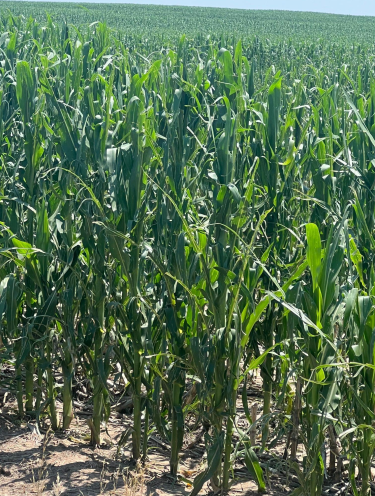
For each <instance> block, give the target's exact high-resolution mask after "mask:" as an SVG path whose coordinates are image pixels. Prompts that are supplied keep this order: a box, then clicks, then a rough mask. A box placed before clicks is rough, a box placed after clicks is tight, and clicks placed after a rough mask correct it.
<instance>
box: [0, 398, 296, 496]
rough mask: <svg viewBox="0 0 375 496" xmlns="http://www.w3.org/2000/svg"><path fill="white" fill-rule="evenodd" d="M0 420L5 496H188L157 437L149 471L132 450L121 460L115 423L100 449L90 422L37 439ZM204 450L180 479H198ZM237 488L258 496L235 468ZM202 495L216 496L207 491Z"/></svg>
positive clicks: (187, 455)
mask: <svg viewBox="0 0 375 496" xmlns="http://www.w3.org/2000/svg"><path fill="white" fill-rule="evenodd" d="M4 410H8V409H4V408H3V411H2V413H1V414H0V467H1V468H2V473H1V474H0V494H1V496H18V495H32V494H36V495H39V494H43V495H53V496H57V495H59V496H63V495H64V496H67V495H71V496H73V495H77V496H78V495H80V496H81V495H82V496H92V495H101V494H108V495H125V496H133V495H139V496H141V495H142V496H143V495H147V496H151V495H152V496H156V495H160V496H161V495H163V496H164V495H188V494H189V492H190V490H191V488H190V487H189V484H188V483H187V482H180V481H175V480H174V479H173V478H172V477H171V476H169V474H168V457H169V453H168V448H167V447H166V446H165V445H164V443H163V442H162V441H160V440H159V439H158V438H157V437H156V436H155V437H154V436H152V437H151V439H150V443H149V453H148V460H147V463H146V464H145V466H144V467H142V466H141V467H138V468H137V467H135V466H134V465H133V464H132V463H131V457H130V452H129V450H128V448H129V447H126V448H125V450H123V452H122V453H121V454H120V455H119V456H117V445H116V444H117V441H118V440H119V439H120V437H121V434H122V433H123V431H124V428H125V427H126V425H125V424H126V421H125V420H124V419H122V418H121V419H120V418H111V420H110V422H109V424H108V429H107V432H106V433H105V434H104V436H103V441H104V442H103V445H102V446H101V448H100V449H99V448H95V449H93V448H92V447H91V446H90V444H89V442H90V441H89V438H90V432H89V427H88V426H87V424H86V422H85V419H83V418H82V417H81V418H80V417H78V418H76V419H75V420H74V423H73V425H72V428H71V429H70V431H69V432H66V433H58V432H57V433H53V432H52V431H47V432H45V433H40V434H38V433H37V432H36V431H35V427H34V426H35V424H34V423H28V424H26V423H25V424H22V425H20V426H16V425H15V424H14V423H13V418H12V417H13V415H11V414H10V412H8V413H5V412H4ZM203 455H204V447H203V444H199V445H197V446H196V447H195V448H194V449H190V450H184V451H183V452H182V455H181V463H180V473H181V475H182V476H183V477H184V478H189V479H193V478H194V476H195V475H196V473H198V471H199V470H200V469H201V468H202V466H203V463H204V459H203ZM235 474H236V478H237V479H238V480H237V482H236V483H235V484H234V486H233V488H232V489H231V491H230V493H229V494H230V495H233V496H234V495H238V494H241V495H244V496H253V495H255V494H258V493H257V486H256V484H255V483H254V482H253V481H251V479H250V476H249V475H248V473H247V472H246V470H245V469H244V468H241V467H236V470H235ZM268 482H269V490H268V494H269V495H276V494H278V495H280V494H287V492H288V491H287V488H286V487H285V486H284V485H283V484H282V483H281V481H280V480H278V481H274V480H269V481H268ZM201 494H213V493H212V491H210V487H209V485H207V486H206V487H205V488H204V490H202V491H201Z"/></svg>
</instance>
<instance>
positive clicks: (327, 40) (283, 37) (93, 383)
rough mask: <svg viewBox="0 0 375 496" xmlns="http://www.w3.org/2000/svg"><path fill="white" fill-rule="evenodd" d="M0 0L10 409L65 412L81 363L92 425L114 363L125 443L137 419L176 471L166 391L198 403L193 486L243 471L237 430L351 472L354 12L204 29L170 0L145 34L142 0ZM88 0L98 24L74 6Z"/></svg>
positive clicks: (0, 307)
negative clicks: (70, 0) (126, 419)
mask: <svg viewBox="0 0 375 496" xmlns="http://www.w3.org/2000/svg"><path fill="white" fill-rule="evenodd" d="M3 4H4V6H5V7H9V8H11V10H12V11H14V14H11V13H9V12H8V13H7V12H6V9H5V7H4V8H3ZM3 4H2V6H1V8H2V12H3V14H2V17H1V32H0V147H1V148H0V195H1V202H0V322H1V328H0V345H1V357H0V366H4V367H5V366H6V367H8V368H9V367H10V368H11V370H13V372H14V373H13V379H14V380H12V381H11V383H9V384H7V383H5V382H4V384H5V385H6V386H7V387H8V388H10V390H11V391H12V392H13V393H14V395H15V397H16V400H17V405H18V414H19V416H20V417H21V418H22V417H24V416H25V415H27V416H29V417H33V418H35V419H36V421H37V422H43V423H46V424H49V425H51V426H52V428H53V429H54V430H57V429H64V430H67V429H69V427H70V425H71V422H72V420H73V417H74V408H73V400H74V394H75V393H74V387H75V385H76V383H77V380H78V378H80V377H85V378H86V379H87V381H88V384H89V388H88V389H89V392H90V402H91V404H92V412H93V414H92V418H91V419H90V421H89V424H90V429H91V442H92V444H93V445H100V443H101V430H102V423H103V422H106V421H107V420H108V418H109V415H110V412H111V406H112V404H113V401H112V386H113V384H114V383H115V384H116V383H123V384H124V387H125V386H126V388H127V390H128V391H129V392H130V394H131V397H132V401H131V408H132V418H133V428H132V429H131V431H129V432H128V433H125V434H124V438H125V437H126V436H127V434H129V435H130V436H131V437H132V452H133V458H134V459H135V460H139V459H141V458H143V459H145V458H146V457H147V442H148V436H149V434H150V432H151V431H152V430H156V431H157V433H158V434H159V436H161V438H162V439H163V440H164V441H165V443H167V444H168V445H169V446H170V472H171V474H172V475H173V476H176V477H178V476H179V475H178V474H179V453H180V451H181V448H182V446H183V442H184V439H185V438H186V417H187V415H188V414H189V415H190V414H193V415H194V416H195V419H196V425H197V426H204V428H205V446H206V452H207V464H206V468H204V469H203V470H202V471H201V472H200V473H199V474H198V475H197V476H196V477H195V479H194V481H193V488H192V492H191V495H192V496H194V495H197V494H198V493H199V491H200V490H201V488H202V487H203V485H204V484H205V483H206V482H207V481H210V482H211V485H212V487H213V488H216V489H217V490H222V491H225V490H227V489H228V488H229V487H230V484H231V481H232V478H233V471H232V467H233V464H234V461H235V460H236V458H241V459H242V460H243V461H244V463H245V465H246V467H247V468H248V470H249V472H250V476H251V477H253V478H254V479H255V481H256V483H257V484H258V487H259V490H260V491H264V490H265V481H264V476H263V471H262V468H261V466H260V464H259V461H258V457H257V453H259V452H260V451H262V450H266V449H268V448H269V447H272V446H275V444H276V443H278V442H283V443H284V445H285V458H287V459H288V460H290V468H291V470H292V471H294V472H295V473H296V474H297V476H298V480H299V482H300V484H301V485H300V487H299V488H297V489H296V490H295V491H294V493H293V494H294V495H295V496H297V495H308V496H318V495H319V494H321V491H322V485H323V481H324V478H325V477H328V476H331V477H333V478H336V479H337V478H339V479H340V478H341V477H342V473H343V470H344V469H345V471H346V474H345V477H348V480H349V482H350V485H351V490H352V492H353V494H355V495H360V496H365V495H368V494H369V492H370V487H371V463H372V461H373V457H374V450H375V435H374V425H375V424H374V421H375V391H374V374H375V353H374V350H375V311H374V308H375V306H374V305H375V268H374V263H375V261H374V252H375V225H374V223H375V219H374V210H375V195H374V191H375V190H374V187H375V78H374V69H375V65H374V61H375V47H374V44H373V33H374V29H373V28H374V26H375V21H374V20H373V19H372V18H364V19H359V18H353V19H350V18H345V22H347V24H345V25H347V26H348V27H349V26H351V30H349V31H347V32H346V31H345V29H341V27H340V28H339V27H338V24H337V20H335V19H336V18H335V17H330V16H322V17H321V19H323V20H324V22H326V23H327V26H328V25H332V26H333V25H334V26H335V32H334V33H333V34H332V33H330V34H329V35H327V34H326V32H325V30H324V29H325V28H324V29H323V28H321V29H322V30H321V32H320V33H319V34H321V36H322V38H321V39H320V40H317V39H314V32H315V31H314V29H315V28H314V27H311V25H310V20H311V19H317V20H316V22H318V19H320V17H319V16H316V17H314V15H313V14H308V15H306V16H305V15H302V14H295V15H294V14H293V15H292V14H290V13H285V14H280V13H279V14H277V15H276V14H275V13H270V14H267V15H266V14H265V13H264V12H263V13H258V14H254V13H253V14H251V15H254V16H255V17H256V19H255V20H254V22H258V24H259V26H260V28H259V30H260V32H259V36H258V33H255V32H251V28H248V27H246V26H245V25H246V21H245V20H242V19H241V16H243V14H241V13H237V12H233V13H232V14H231V16H232V17H230V16H229V21H228V22H229V25H228V26H229V27H227V26H224V25H223V22H224V21H223V19H224V17H223V14H221V13H220V12H218V11H206V10H202V12H204V14H205V15H206V16H208V17H212V16H211V14H208V13H207V12H216V14H215V16H216V17H215V16H214V17H212V19H211V21H210V22H211V24H209V27H208V29H207V30H206V33H205V34H202V32H203V27H202V26H203V24H204V21H201V20H198V21H197V25H196V27H195V31H194V25H193V20H192V19H190V18H189V19H190V20H189V19H188V22H187V24H186V26H187V27H186V33H187V34H188V35H187V36H185V35H183V36H181V33H183V32H184V31H185V29H184V22H183V21H184V18H183V16H180V12H191V13H190V14H189V15H191V16H192V12H193V11H194V9H186V11H185V10H184V9H178V8H173V9H171V16H170V17H169V18H168V20H167V23H170V24H171V26H173V27H172V28H171V30H170V32H168V31H167V32H164V33H163V29H162V28H161V27H160V28H157V29H156V30H155V33H154V35H153V36H151V37H150V38H149V39H148V38H147V36H141V31H140V25H141V24H142V23H141V22H140V21H141V20H142V19H144V16H145V15H146V14H147V13H149V15H150V19H151V20H150V26H151V25H154V24H155V22H157V19H155V16H154V14H155V13H156V14H157V13H158V12H160V13H161V14H160V15H162V13H163V12H166V10H163V9H162V8H159V7H157V8H156V7H150V8H149V10H148V7H147V9H145V8H144V7H142V10H141V7H136V6H132V7H129V12H130V13H131V14H132V16H130V17H129V18H128V11H125V10H124V11H123V12H126V13H125V14H124V18H123V19H125V18H128V20H127V23H128V24H127V26H128V27H129V26H131V29H130V28H129V30H128V32H126V27H127V26H120V25H119V24H120V23H118V22H117V20H116V19H117V14H116V10H115V7H114V6H109V7H102V6H93V5H90V6H89V7H87V8H88V9H89V10H88V11H87V10H85V8H82V9H78V7H74V8H72V10H70V9H71V7H70V6H69V8H68V7H67V6H66V5H64V4H60V5H56V4H48V6H49V8H50V10H51V12H50V14H51V16H44V14H43V15H42V13H43V12H44V11H45V9H46V8H47V7H46V6H47V4H38V5H37V6H36V5H35V4H31V3H26V4H20V5H18V4H17V5H16V4H14V3H11V2H3ZM116 8H119V9H120V7H118V6H117V7H116ZM121 8H123V7H121ZM126 8H128V7H126ZM34 9H36V10H37V11H38V12H39V13H40V14H41V15H38V20H34V19H32V18H28V15H29V14H30V13H32V14H33V15H36V14H35V12H34ZM101 9H102V10H101ZM124 9H125V7H124ZM158 9H160V10H158ZM168 9H169V8H168ZM20 11H22V13H23V14H24V16H17V15H16V14H17V12H20ZM98 12H99V14H100V13H101V14H100V15H99V17H102V18H101V19H100V20H103V21H104V20H105V19H104V18H107V15H108V16H109V17H108V19H107V21H108V25H112V26H114V27H115V28H116V29H117V30H118V32H117V31H113V30H112V29H111V28H109V27H107V26H106V25H105V24H103V23H101V22H94V23H93V24H91V25H90V26H89V24H88V23H89V22H93V21H95V20H98V17H96V19H95V16H98V14H97V13H98ZM139 12H143V14H142V15H143V18H142V17H140V18H139V17H137V16H138V13H139ZM194 12H198V10H196V11H194ZM249 15H250V14H249ZM64 17H65V18H66V19H67V21H68V22H65V20H64V19H63V18H64ZM208 17H206V19H207V18H208ZM272 19H273V21H272V22H273V23H274V24H272V22H271V20H272ZM220 20H221V21H220ZM296 20H298V22H299V24H298V23H297V24H296V23H295V21H296ZM72 21H74V22H75V23H76V24H77V26H78V25H80V27H75V26H74V25H72V24H71V22H72ZM160 22H161V21H160ZM201 22H203V24H201ZM237 22H239V23H240V24H239V26H240V27H239V29H238V33H237V35H233V32H234V30H235V27H236V23H237ZM288 22H289V23H290V24H289V25H291V24H292V23H294V24H295V26H296V27H295V28H294V29H293V30H291V31H290V29H289V28H288ZM319 22H320V21H319ZM215 24H216V26H217V30H216V33H214V32H213V31H214V27H215ZM167 25H168V24H167ZM254 25H255V24H254ZM273 25H274V26H275V32H273V28H272V27H271V28H270V26H273ZM340 26H342V25H341V24H340ZM357 28H358V29H357ZM121 29H123V31H121ZM168 29H169V28H168ZM267 30H268V31H269V32H270V37H269V38H268V39H267V38H266V34H267V33H266V32H267ZM120 31H121V32H120ZM354 31H355V34H353V33H354ZM327 32H328V31H327ZM194 33H195V34H194ZM221 33H222V34H221ZM304 33H305V38H304ZM177 34H179V36H177ZM255 35H257V36H255ZM352 35H353V36H352ZM293 38H294V39H293ZM254 370H260V375H261V378H262V388H263V389H262V400H261V404H262V407H261V410H260V412H259V415H258V418H257V417H256V412H255V415H254V409H251V408H250V405H249V404H248V398H247V394H246V388H247V384H248V383H249V381H250V373H252V371H254ZM60 378H61V382H59V381H60ZM1 379H2V381H3V376H1ZM57 399H58V400H59V402H61V403H62V405H63V408H62V413H61V415H60V414H59V412H58V411H57V406H56V402H57ZM238 400H239V401H240V403H241V402H242V408H243V410H244V412H245V414H246V417H247V420H248V427H247V428H246V429H244V428H243V427H240V426H239V425H238V424H237V422H236V419H237V406H238ZM256 430H257V432H258V433H259V434H260V436H256V435H255V434H256ZM325 440H327V442H328V445H329V448H328V450H327V453H330V456H329V457H327V459H326V456H325V451H324V449H323V447H324V446H325V444H324V443H325ZM298 444H303V445H304V452H305V457H304V460H303V463H302V465H301V466H299V465H298V464H297V463H296V462H295V458H296V453H297V446H298ZM344 462H345V463H344Z"/></svg>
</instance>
